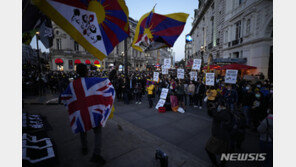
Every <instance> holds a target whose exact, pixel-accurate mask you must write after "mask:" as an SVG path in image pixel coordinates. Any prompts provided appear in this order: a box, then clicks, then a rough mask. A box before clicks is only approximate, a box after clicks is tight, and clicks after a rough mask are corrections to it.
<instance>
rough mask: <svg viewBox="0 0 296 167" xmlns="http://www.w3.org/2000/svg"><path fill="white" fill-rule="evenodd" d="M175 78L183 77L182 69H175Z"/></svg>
mask: <svg viewBox="0 0 296 167" xmlns="http://www.w3.org/2000/svg"><path fill="white" fill-rule="evenodd" d="M177 78H178V79H184V69H177Z"/></svg>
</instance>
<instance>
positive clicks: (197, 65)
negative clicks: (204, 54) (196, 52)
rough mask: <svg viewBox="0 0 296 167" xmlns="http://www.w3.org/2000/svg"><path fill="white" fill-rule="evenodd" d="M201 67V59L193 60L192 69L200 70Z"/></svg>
mask: <svg viewBox="0 0 296 167" xmlns="http://www.w3.org/2000/svg"><path fill="white" fill-rule="evenodd" d="M200 66H201V59H193V65H192V69H193V70H200Z"/></svg>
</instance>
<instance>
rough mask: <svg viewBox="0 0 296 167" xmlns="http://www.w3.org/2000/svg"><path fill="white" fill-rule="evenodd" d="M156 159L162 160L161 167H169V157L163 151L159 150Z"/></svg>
mask: <svg viewBox="0 0 296 167" xmlns="http://www.w3.org/2000/svg"><path fill="white" fill-rule="evenodd" d="M155 159H156V160H157V159H159V160H160V166H161V167H168V156H167V154H166V153H164V152H163V151H161V150H159V149H157V150H156V152H155Z"/></svg>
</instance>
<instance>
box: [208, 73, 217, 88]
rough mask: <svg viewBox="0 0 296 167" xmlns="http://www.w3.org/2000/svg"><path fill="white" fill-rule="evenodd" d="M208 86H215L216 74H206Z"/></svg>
mask: <svg viewBox="0 0 296 167" xmlns="http://www.w3.org/2000/svg"><path fill="white" fill-rule="evenodd" d="M206 85H207V86H214V85H215V73H206Z"/></svg>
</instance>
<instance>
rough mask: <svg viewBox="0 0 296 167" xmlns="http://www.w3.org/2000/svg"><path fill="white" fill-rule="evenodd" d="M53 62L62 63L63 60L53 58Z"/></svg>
mask: <svg viewBox="0 0 296 167" xmlns="http://www.w3.org/2000/svg"><path fill="white" fill-rule="evenodd" d="M54 62H55V63H56V64H63V63H64V61H63V60H62V59H60V58H57V59H55V61H54Z"/></svg>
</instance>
